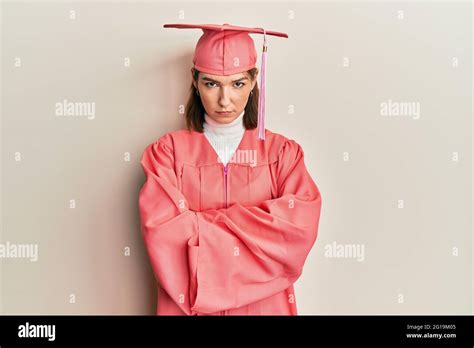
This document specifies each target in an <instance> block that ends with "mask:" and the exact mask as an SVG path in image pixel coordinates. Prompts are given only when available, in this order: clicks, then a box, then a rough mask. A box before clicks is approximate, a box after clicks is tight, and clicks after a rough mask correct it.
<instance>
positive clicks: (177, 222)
mask: <svg viewBox="0 0 474 348" xmlns="http://www.w3.org/2000/svg"><path fill="white" fill-rule="evenodd" d="M303 157H304V156H303V151H302V149H301V147H300V146H299V145H298V144H297V143H296V142H294V141H293V140H287V141H286V143H285V144H284V145H283V147H282V149H281V151H280V153H279V161H278V167H277V177H276V181H277V186H278V198H275V199H270V200H266V201H263V202H262V203H261V204H259V205H258V206H243V205H241V204H239V203H236V204H234V205H232V206H231V207H229V208H225V209H210V210H204V211H201V212H196V211H192V210H190V209H189V206H188V203H187V201H186V198H185V197H184V196H183V194H182V193H181V192H180V191H179V189H178V187H177V178H176V173H175V168H174V160H173V158H174V156H173V150H172V144H170V143H169V142H167V141H166V138H161V139H160V140H159V141H157V142H155V143H153V144H151V145H149V146H148V147H147V148H146V149H145V151H144V153H143V156H142V160H141V164H142V167H143V169H144V171H145V174H146V176H147V180H146V182H145V184H144V185H143V187H142V189H141V190H140V194H139V207H140V219H141V226H142V236H143V239H144V241H145V245H146V248H147V251H148V254H149V256H150V260H151V264H152V268H153V271H154V273H155V276H156V278H157V280H158V281H159V282H160V284H161V286H162V287H163V288H164V289H165V291H166V292H167V293H168V294H169V296H170V297H171V298H172V299H173V300H174V301H175V302H176V303H177V305H178V306H179V307H180V308H181V310H183V312H185V313H186V314H188V315H197V314H212V313H215V312H219V311H222V310H225V309H230V308H238V307H241V306H244V305H247V304H250V303H252V302H256V301H258V300H261V299H264V298H266V297H269V296H271V295H274V294H276V293H278V292H281V291H282V290H284V289H286V288H288V287H289V286H290V285H291V284H293V283H294V282H295V281H296V280H297V279H298V278H299V276H300V275H301V273H302V268H303V265H304V262H305V260H306V257H307V255H308V253H309V251H310V250H311V248H312V246H313V245H314V243H315V241H316V237H317V232H318V224H319V215H320V210H321V195H320V192H319V190H318V188H317V186H316V184H315V183H314V181H313V180H312V178H311V176H310V175H309V173H308V172H307V170H306V167H305V165H304V159H303Z"/></svg>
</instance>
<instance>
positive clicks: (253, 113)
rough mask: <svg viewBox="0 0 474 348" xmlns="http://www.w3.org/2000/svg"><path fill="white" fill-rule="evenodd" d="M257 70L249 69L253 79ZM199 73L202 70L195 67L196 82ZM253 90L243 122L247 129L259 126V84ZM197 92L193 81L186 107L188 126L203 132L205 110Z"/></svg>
mask: <svg viewBox="0 0 474 348" xmlns="http://www.w3.org/2000/svg"><path fill="white" fill-rule="evenodd" d="M257 71H258V69H257V68H252V69H250V70H248V71H247V73H248V74H249V75H250V77H251V79H252V81H253V80H254V79H255V77H256V75H257ZM199 73H200V71H198V70H196V69H194V74H193V80H194V82H196V83H197V81H198V79H199ZM252 91H253V93H251V94H250V96H249V99H248V101H247V105H245V113H244V120H243V122H244V126H245V128H246V129H254V128H257V121H258V95H259V90H258V85H257V84H255V87H254V88H253V90H252ZM196 92H197V89H196V87H194V83H191V88H190V95H189V98H188V102H187V103H186V108H185V114H186V127H187V129H188V130H195V131H196V132H200V133H202V132H203V131H204V128H203V123H204V112H205V110H204V106H203V105H202V102H201V97H200V96H199V95H198V94H197V93H196Z"/></svg>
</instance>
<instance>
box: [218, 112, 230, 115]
mask: <svg viewBox="0 0 474 348" xmlns="http://www.w3.org/2000/svg"><path fill="white" fill-rule="evenodd" d="M217 113H218V114H220V115H229V114H230V113H232V111H217Z"/></svg>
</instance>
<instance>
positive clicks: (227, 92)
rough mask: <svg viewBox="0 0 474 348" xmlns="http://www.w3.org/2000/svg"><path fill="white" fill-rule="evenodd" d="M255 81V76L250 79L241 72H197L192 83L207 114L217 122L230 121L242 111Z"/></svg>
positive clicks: (245, 73) (246, 74)
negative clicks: (215, 73) (219, 73)
mask: <svg viewBox="0 0 474 348" xmlns="http://www.w3.org/2000/svg"><path fill="white" fill-rule="evenodd" d="M192 73H193V69H191V74H192ZM256 76H257V75H256ZM256 76H255V77H256ZM256 82H257V79H256V78H255V79H254V80H253V81H252V80H251V76H250V75H249V74H248V73H247V72H243V73H239V74H235V75H229V76H218V75H211V74H207V73H199V79H198V81H197V83H196V82H195V81H194V82H193V83H194V87H196V89H197V90H198V91H199V95H200V96H201V102H202V105H203V106H204V109H205V110H206V113H207V114H208V116H209V117H210V118H212V119H213V120H214V121H216V122H219V123H230V122H232V121H233V120H235V119H236V118H237V117H238V116H239V115H240V114H241V113H242V111H244V109H245V106H246V105H247V101H248V99H249V95H250V92H251V91H252V89H253V88H254V86H255V83H256ZM223 111H226V112H228V113H222V112H223Z"/></svg>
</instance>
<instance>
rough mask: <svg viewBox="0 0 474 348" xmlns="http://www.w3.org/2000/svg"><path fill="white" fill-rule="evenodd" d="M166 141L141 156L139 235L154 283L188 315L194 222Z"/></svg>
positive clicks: (195, 228)
mask: <svg viewBox="0 0 474 348" xmlns="http://www.w3.org/2000/svg"><path fill="white" fill-rule="evenodd" d="M165 140H166V136H164V137H162V138H160V140H158V141H156V142H155V143H153V144H150V145H148V146H147V147H146V149H145V150H144V152H143V154H142V158H141V165H142V168H143V171H144V172H145V175H146V181H145V183H144V184H143V186H142V188H141V190H140V193H139V199H138V203H139V210H140V222H141V234H142V238H143V240H144V244H145V247H146V249H147V252H148V256H149V258H150V263H151V266H152V269H153V273H154V275H155V278H156V280H157V281H158V282H159V283H160V286H161V287H162V288H163V289H164V290H165V291H166V292H167V294H168V295H169V296H170V298H171V299H172V300H173V301H174V302H175V303H176V304H177V305H178V306H179V308H180V309H181V310H182V311H183V312H184V313H186V314H187V315H191V311H190V306H189V303H190V299H189V289H190V278H191V277H190V272H189V264H188V241H189V240H192V238H195V237H196V236H197V231H198V228H197V220H196V215H195V213H194V212H193V211H191V210H189V209H188V207H189V206H188V203H187V200H186V198H185V197H184V195H183V194H182V193H181V192H180V191H179V189H178V187H177V176H176V172H175V168H174V154H173V151H172V148H170V146H169V145H167V144H166V143H167V142H166V141H165Z"/></svg>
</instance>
